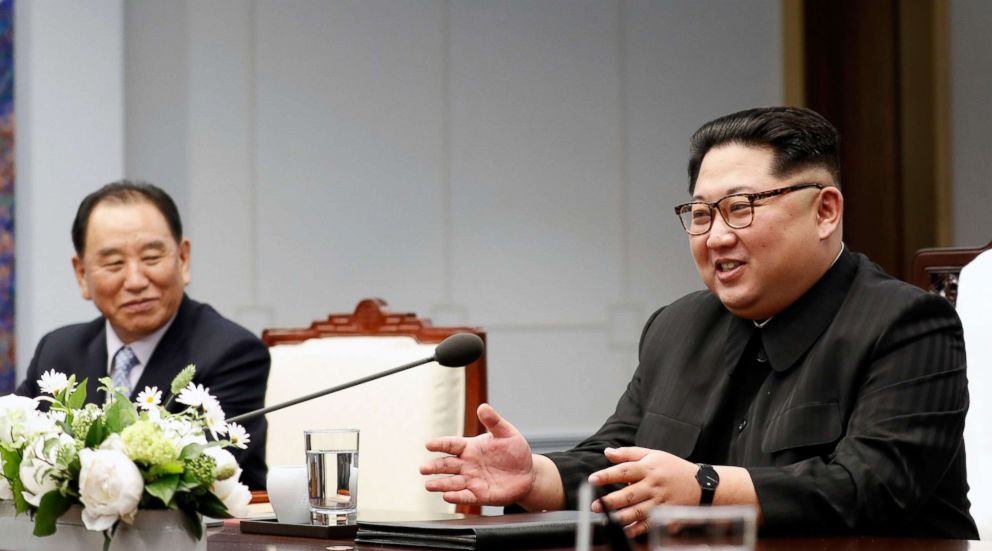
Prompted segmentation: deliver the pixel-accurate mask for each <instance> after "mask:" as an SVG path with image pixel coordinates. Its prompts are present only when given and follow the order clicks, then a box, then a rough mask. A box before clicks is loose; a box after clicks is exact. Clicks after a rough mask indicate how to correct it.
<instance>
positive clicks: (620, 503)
mask: <svg viewBox="0 0 992 551" xmlns="http://www.w3.org/2000/svg"><path fill="white" fill-rule="evenodd" d="M650 499H651V495H650V494H648V493H645V492H644V491H643V490H642V489H641V488H640V487H639V486H637V485H630V486H626V487H624V488H621V489H619V490H617V491H615V492H610V493H609V494H607V495H605V496H603V498H602V499H597V500H595V501H593V502H592V511H593V512H594V513H602V512H603V507H602V504H606V508H607V509H609V510H610V511H615V512H618V513H619V512H620V511H623V510H624V509H627V508H629V507H633V506H636V505H638V504H640V503H642V502H645V501H648V500H650ZM634 520H636V518H635V519H634ZM631 522H632V521H631ZM624 524H628V523H624Z"/></svg>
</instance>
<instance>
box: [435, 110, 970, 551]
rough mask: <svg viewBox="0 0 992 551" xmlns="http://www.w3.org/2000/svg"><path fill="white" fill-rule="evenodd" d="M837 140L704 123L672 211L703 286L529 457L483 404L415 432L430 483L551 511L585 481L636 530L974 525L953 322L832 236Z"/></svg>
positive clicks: (814, 122)
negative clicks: (632, 362) (629, 364)
mask: <svg viewBox="0 0 992 551" xmlns="http://www.w3.org/2000/svg"><path fill="white" fill-rule="evenodd" d="M837 143H838V136H837V132H836V130H835V129H834V128H833V126H831V125H830V123H829V122H827V121H826V120H825V119H824V118H823V117H821V116H820V115H818V114H817V113H815V112H813V111H810V110H807V109H800V108H785V107H778V108H761V109H751V110H747V111H742V112H738V113H733V114H731V115H727V116H724V117H721V118H718V119H716V120H713V121H711V122H709V123H706V124H705V125H703V127H701V128H700V129H699V130H698V131H697V132H696V133H695V134H694V135H693V137H692V139H691V158H690V161H689V193H690V194H691V195H692V199H691V201H690V202H688V203H685V204H683V205H679V206H677V207H675V212H676V215H677V216H678V217H679V219H680V220H681V222H682V226H683V228H684V229H685V231H686V233H687V235H688V240H689V248H690V249H691V251H692V256H693V258H694V260H695V263H696V268H697V270H698V272H699V275H700V277H701V279H702V281H703V283H704V284H705V285H706V287H707V289H708V290H707V291H700V292H696V293H692V294H689V295H687V296H685V297H683V298H681V299H679V300H677V301H675V302H673V303H672V304H670V305H668V306H666V307H664V308H661V309H660V310H658V311H657V312H655V313H654V315H652V316H651V318H650V319H649V320H648V322H647V325H646V326H645V328H644V332H643V334H642V337H641V344H640V364H639V366H638V368H637V371H636V372H635V374H634V377H633V379H632V380H631V382H630V384H629V385H628V387H627V390H626V391H625V393H624V394H623V396H621V398H620V400H619V403H618V404H617V409H616V412H615V413H614V414H613V415H612V416H611V417H610V418H609V419H607V420H606V423H605V424H604V425H603V426H602V428H600V429H599V431H597V432H596V433H595V434H594V435H592V436H591V437H589V438H588V439H586V440H585V441H583V442H582V443H580V444H579V445H578V446H576V447H575V448H574V449H572V450H569V451H567V452H561V453H553V454H548V455H534V454H532V453H531V451H530V448H529V447H528V445H527V442H526V440H524V438H523V437H522V435H521V434H520V433H519V432H518V431H517V430H516V429H515V428H514V427H513V426H512V425H511V424H510V423H509V422H508V421H507V420H505V419H503V418H501V417H500V416H499V415H498V414H497V413H496V412H495V410H493V409H492V408H491V407H490V406H488V405H483V406H481V407H480V408H479V412H478V413H479V418H480V419H481V420H482V422H483V423H484V424H485V425H486V427H487V429H488V432H487V434H485V435H482V436H478V437H475V438H456V437H451V438H442V439H437V440H433V441H431V442H429V443H428V444H427V447H428V449H430V450H433V451H440V452H444V453H447V454H450V455H449V456H447V457H443V458H439V459H436V460H432V461H430V462H428V463H425V464H424V465H423V466H422V467H421V472H422V473H423V474H446V475H449V476H446V477H442V478H436V479H432V480H429V481H428V482H427V483H426V487H427V489H428V490H430V491H439V492H444V498H445V499H446V500H447V501H450V502H453V503H469V504H490V505H513V506H515V507H522V508H524V509H527V510H542V509H562V508H574V507H576V506H577V503H576V489H577V487H578V486H579V484H580V482H581V481H582V480H584V479H588V480H589V482H590V483H592V484H593V485H595V486H605V487H607V491H608V492H609V493H608V495H606V497H605V498H604V500H603V501H604V502H605V503H606V506H607V507H609V508H610V509H612V510H615V511H617V516H618V518H619V519H620V521H621V522H622V523H623V524H625V525H627V531H628V533H629V534H631V535H636V534H640V533H643V532H644V530H645V528H646V525H645V520H646V518H647V514H648V511H649V510H650V509H651V508H652V507H654V506H655V505H658V504H683V505H709V504H721V505H724V504H748V505H753V506H755V507H756V508H757V510H758V512H759V519H760V522H761V526H762V530H763V531H764V532H765V533H777V534H782V533H800V534H844V533H846V534H880V535H905V536H919V537H925V536H929V537H943V538H962V539H975V538H976V537H977V531H976V529H975V524H974V521H973V520H972V518H971V516H970V514H969V503H968V499H967V497H966V496H967V491H968V485H967V481H966V475H965V459H964V445H963V442H962V431H963V427H964V420H965V414H966V412H967V409H968V395H967V378H966V374H965V356H964V346H963V340H962V330H961V324H960V321H959V320H958V318H957V315H956V314H955V313H954V310H953V308H952V307H951V306H950V305H949V304H948V303H947V302H946V301H945V300H943V299H942V298H939V297H936V296H932V295H928V294H926V293H924V292H923V291H921V290H919V289H917V288H915V287H912V286H910V285H908V284H906V283H903V282H900V281H897V280H895V279H893V278H891V277H889V276H888V275H886V274H884V273H883V272H882V271H881V269H879V268H878V267H877V266H876V265H874V264H873V263H871V262H870V261H869V260H868V259H867V258H866V257H864V256H863V255H860V254H856V253H853V252H851V251H849V250H847V249H846V248H845V246H844V243H843V241H842V216H843V210H844V198H843V195H842V194H841V190H840V167H839V160H838V149H837ZM593 509H594V510H597V511H598V510H599V504H598V503H597V504H595V505H594V506H593Z"/></svg>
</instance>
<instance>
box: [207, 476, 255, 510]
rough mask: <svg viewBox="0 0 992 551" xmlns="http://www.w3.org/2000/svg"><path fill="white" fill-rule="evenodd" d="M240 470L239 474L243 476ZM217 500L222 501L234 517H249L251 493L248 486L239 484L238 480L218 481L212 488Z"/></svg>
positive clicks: (233, 477)
mask: <svg viewBox="0 0 992 551" xmlns="http://www.w3.org/2000/svg"><path fill="white" fill-rule="evenodd" d="M240 471H241V469H238V474H239V475H240V474H241V472H240ZM210 491H211V492H213V494H214V495H215V496H217V499H219V500H221V502H222V503H223V504H224V507H227V512H228V513H231V516H232V517H235V518H243V517H246V516H248V504H249V503H250V502H251V491H250V490H249V489H248V486H245V485H244V484H242V483H240V482H238V478H237V477H235V476H232V477H230V478H227V479H224V480H217V481H215V482H214V483H213V484H212V485H211V486H210Z"/></svg>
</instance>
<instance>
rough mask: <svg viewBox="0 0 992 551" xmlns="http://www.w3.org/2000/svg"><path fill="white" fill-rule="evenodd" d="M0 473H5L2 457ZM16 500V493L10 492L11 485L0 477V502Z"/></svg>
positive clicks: (1, 458)
mask: <svg viewBox="0 0 992 551" xmlns="http://www.w3.org/2000/svg"><path fill="white" fill-rule="evenodd" d="M0 472H3V457H0ZM11 499H14V492H12V491H10V483H9V482H7V479H6V478H4V477H3V475H0V501H9V500H11Z"/></svg>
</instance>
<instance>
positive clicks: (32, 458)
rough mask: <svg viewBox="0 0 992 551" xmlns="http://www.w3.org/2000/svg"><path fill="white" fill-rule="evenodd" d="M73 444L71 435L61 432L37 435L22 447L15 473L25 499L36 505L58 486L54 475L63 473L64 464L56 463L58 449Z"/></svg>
mask: <svg viewBox="0 0 992 551" xmlns="http://www.w3.org/2000/svg"><path fill="white" fill-rule="evenodd" d="M74 445H75V441H74V440H73V439H72V437H71V436H69V435H68V434H65V433H61V434H59V435H58V436H49V435H41V436H38V437H36V438H35V439H34V440H33V441H32V442H31V444H30V445H28V447H27V448H25V449H24V457H23V458H22V459H21V468H20V469H19V470H18V473H17V474H18V477H19V478H20V479H21V483H22V484H23V485H24V500H25V501H27V502H28V503H30V504H31V505H34V506H35V507H37V506H38V505H39V504H40V503H41V498H42V496H44V495H45V494H47V493H48V492H50V491H52V490H54V489H56V488H57V487H58V482H57V481H56V480H55V477H56V476H58V475H61V474H64V473H63V468H64V466H62V467H60V466H59V465H58V455H59V449H60V448H62V447H64V446H74Z"/></svg>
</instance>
